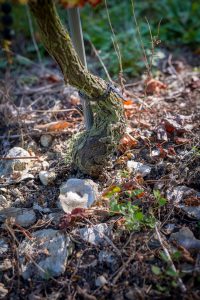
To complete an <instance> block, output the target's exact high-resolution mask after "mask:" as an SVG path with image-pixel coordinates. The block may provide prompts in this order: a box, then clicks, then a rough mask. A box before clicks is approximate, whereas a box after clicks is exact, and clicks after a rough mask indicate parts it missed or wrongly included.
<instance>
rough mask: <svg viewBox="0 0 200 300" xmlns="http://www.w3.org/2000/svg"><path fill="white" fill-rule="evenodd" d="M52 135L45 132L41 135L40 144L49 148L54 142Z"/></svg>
mask: <svg viewBox="0 0 200 300" xmlns="http://www.w3.org/2000/svg"><path fill="white" fill-rule="evenodd" d="M52 139H53V138H52V135H50V134H43V135H41V137H40V144H41V145H42V146H43V147H45V148H48V147H49V146H50V145H51V143H52Z"/></svg>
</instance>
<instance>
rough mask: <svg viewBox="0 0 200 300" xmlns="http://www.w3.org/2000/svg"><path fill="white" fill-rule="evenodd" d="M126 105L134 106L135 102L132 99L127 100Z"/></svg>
mask: <svg viewBox="0 0 200 300" xmlns="http://www.w3.org/2000/svg"><path fill="white" fill-rule="evenodd" d="M123 103H124V105H132V104H133V100H131V99H127V100H124V101H123Z"/></svg>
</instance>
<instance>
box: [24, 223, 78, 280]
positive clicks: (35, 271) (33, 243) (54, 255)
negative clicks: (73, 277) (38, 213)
mask: <svg viewBox="0 0 200 300" xmlns="http://www.w3.org/2000/svg"><path fill="white" fill-rule="evenodd" d="M32 237H33V239H32V240H30V239H27V238H26V239H25V240H24V241H23V242H22V243H21V244H20V246H19V249H18V251H19V262H20V265H21V270H22V276H23V278H24V279H29V278H35V279H38V278H43V279H48V278H49V277H56V276H59V275H61V274H63V273H64V272H65V269H66V266H67V260H68V257H69V255H71V253H72V250H73V244H72V242H71V240H70V237H69V236H68V235H67V233H64V232H60V231H58V230H54V229H42V230H39V231H36V232H34V233H32ZM28 257H30V258H34V261H35V262H36V263H37V264H35V263H34V262H33V260H31V259H28Z"/></svg>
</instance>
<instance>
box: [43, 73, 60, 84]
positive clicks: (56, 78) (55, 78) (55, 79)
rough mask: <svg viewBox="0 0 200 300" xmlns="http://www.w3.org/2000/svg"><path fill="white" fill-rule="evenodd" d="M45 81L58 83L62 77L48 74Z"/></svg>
mask: <svg viewBox="0 0 200 300" xmlns="http://www.w3.org/2000/svg"><path fill="white" fill-rule="evenodd" d="M45 79H46V80H47V81H49V82H51V83H56V82H60V81H61V77H60V76H58V75H56V74H47V75H46V76H45Z"/></svg>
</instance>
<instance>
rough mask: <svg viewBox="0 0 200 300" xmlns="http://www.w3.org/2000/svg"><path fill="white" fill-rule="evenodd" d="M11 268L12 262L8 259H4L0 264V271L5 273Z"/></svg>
mask: <svg viewBox="0 0 200 300" xmlns="http://www.w3.org/2000/svg"><path fill="white" fill-rule="evenodd" d="M12 266H13V264H12V261H11V260H10V259H9V258H5V259H4V260H3V261H2V262H1V263H0V271H1V272H2V271H6V270H9V269H11V268H12Z"/></svg>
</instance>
